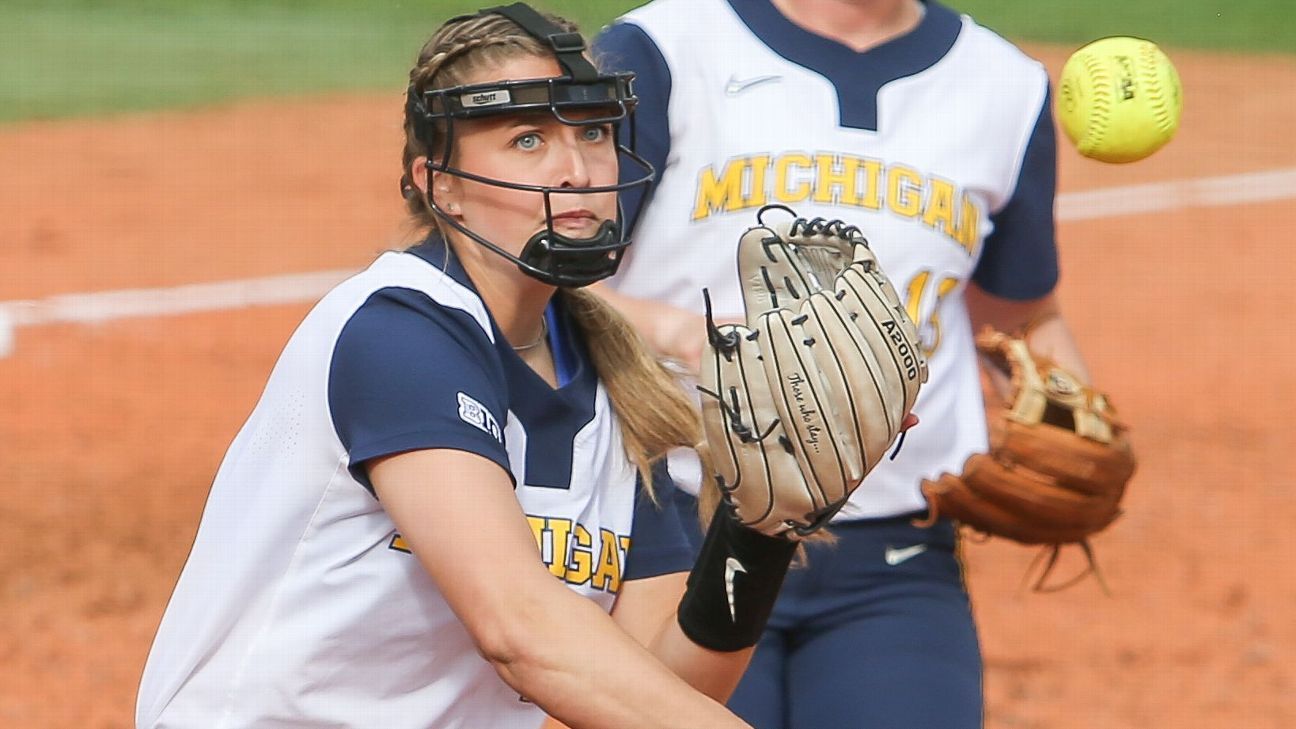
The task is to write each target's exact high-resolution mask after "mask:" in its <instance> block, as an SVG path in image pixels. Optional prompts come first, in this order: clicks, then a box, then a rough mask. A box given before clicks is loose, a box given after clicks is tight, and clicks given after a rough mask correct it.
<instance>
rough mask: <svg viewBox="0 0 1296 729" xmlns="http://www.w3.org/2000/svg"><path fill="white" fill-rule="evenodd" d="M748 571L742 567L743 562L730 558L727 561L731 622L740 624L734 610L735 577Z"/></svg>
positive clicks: (726, 571) (726, 570)
mask: <svg viewBox="0 0 1296 729" xmlns="http://www.w3.org/2000/svg"><path fill="white" fill-rule="evenodd" d="M746 571H747V569H746V568H745V567H743V566H742V562H739V561H738V560H736V559H734V558H733V557H730V558H728V559H726V560H725V595H726V596H727V597H728V598H729V620H730V621H732V622H735V623H736V622H738V613H737V612H736V611H735V610H734V594H733V590H734V583H733V581H734V575H736V574H738V573H739V572H744V573H745V572H746Z"/></svg>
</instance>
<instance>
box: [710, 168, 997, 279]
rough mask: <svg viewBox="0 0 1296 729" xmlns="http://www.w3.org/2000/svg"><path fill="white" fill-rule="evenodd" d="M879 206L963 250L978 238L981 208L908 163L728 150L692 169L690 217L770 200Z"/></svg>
mask: <svg viewBox="0 0 1296 729" xmlns="http://www.w3.org/2000/svg"><path fill="white" fill-rule="evenodd" d="M806 201H814V202H816V203H820V204H823V205H836V206H841V207H854V208H861V209H864V210H877V211H881V210H886V211H887V212H889V213H891V214H892V215H896V216H899V217H901V218H907V219H909V220H915V221H918V222H920V223H921V224H922V225H925V226H927V227H928V228H931V229H932V230H934V231H936V232H938V233H940V234H941V235H943V236H944V237H946V238H948V239H949V240H950V241H951V242H952V243H954V244H955V245H957V246H958V247H960V248H962V249H963V250H964V251H965V252H966V253H967V254H968V255H973V254H974V253H975V252H976V247H977V242H978V241H979V240H980V229H981V209H980V208H979V207H977V204H976V202H975V201H974V200H973V199H972V197H971V196H970V195H969V194H968V193H967V191H965V190H960V189H959V188H958V187H957V186H956V185H955V184H954V183H953V182H951V181H950V180H946V179H944V178H941V177H938V176H936V175H932V174H927V173H925V172H922V171H920V170H917V169H914V168H913V167H910V166H908V165H903V164H898V163H887V162H885V161H883V160H880V159H872V158H868V157H859V156H855V155H849V154H838V153H834V152H819V153H816V154H810V153H807V152H784V153H781V154H776V155H771V154H759V155H751V156H745V157H734V158H732V159H730V160H728V161H726V162H725V163H724V167H723V168H722V169H719V170H717V169H716V168H715V167H714V166H707V167H705V168H703V169H702V170H699V171H698V176H697V188H696V194H695V196H694V205H693V215H692V219H693V220H694V221H697V220H703V219H705V218H709V217H711V216H712V215H717V214H721V213H732V212H737V211H741V210H748V209H751V208H759V207H761V206H763V205H767V204H769V203H776V202H778V203H786V204H795V203H801V202H806Z"/></svg>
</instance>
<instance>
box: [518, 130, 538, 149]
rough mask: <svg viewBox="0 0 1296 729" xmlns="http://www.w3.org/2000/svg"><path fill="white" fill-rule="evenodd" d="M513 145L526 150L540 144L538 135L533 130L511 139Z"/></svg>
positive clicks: (535, 147)
mask: <svg viewBox="0 0 1296 729" xmlns="http://www.w3.org/2000/svg"><path fill="white" fill-rule="evenodd" d="M513 145H514V146H515V147H517V148H518V149H521V150H526V151H530V150H533V149H537V148H539V146H540V135H539V134H536V133H535V132H528V133H526V134H523V135H522V136H520V137H518V138H517V139H515V140H513Z"/></svg>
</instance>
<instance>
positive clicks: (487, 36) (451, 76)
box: [401, 13, 576, 230]
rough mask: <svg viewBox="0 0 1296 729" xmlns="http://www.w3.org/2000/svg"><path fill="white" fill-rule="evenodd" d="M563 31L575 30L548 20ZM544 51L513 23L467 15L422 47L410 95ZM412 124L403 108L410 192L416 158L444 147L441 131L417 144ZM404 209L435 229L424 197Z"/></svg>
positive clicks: (410, 199)
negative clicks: (489, 67) (483, 69)
mask: <svg viewBox="0 0 1296 729" xmlns="http://www.w3.org/2000/svg"><path fill="white" fill-rule="evenodd" d="M547 17H548V18H549V20H550V21H551V22H553V23H554V24H556V25H558V26H559V27H561V28H563V29H564V30H571V31H574V30H575V29H576V26H575V25H573V24H572V23H570V22H568V21H566V20H563V19H562V18H558V17H555V16H552V15H551V16H547ZM548 53H549V51H548V50H547V49H546V48H545V47H544V46H543V45H541V44H540V41H538V40H536V39H535V38H533V37H532V36H531V35H530V34H528V33H527V32H526V31H524V30H523V29H522V28H520V27H518V26H517V25H516V24H514V23H513V21H511V20H509V19H508V18H505V17H504V16H502V15H499V14H496V13H488V14H484V15H475V16H468V17H465V18H462V19H455V20H452V21H450V22H448V23H446V24H445V25H443V26H441V28H440V30H438V31H437V32H436V33H435V34H433V35H432V37H431V38H429V39H428V41H427V43H424V44H423V48H422V49H421V50H420V51H419V55H418V60H417V61H416V62H415V64H414V67H413V68H411V69H410V72H409V80H410V93H412V94H414V95H417V96H420V97H421V96H422V95H423V94H424V93H425V92H427V91H430V90H433V89H445V88H450V87H452V86H459V85H462V84H463V83H465V82H466V80H467V77H468V75H469V74H470V73H471V72H472V71H473V70H474V69H477V68H480V67H482V66H492V65H497V64H501V63H503V62H505V61H507V60H509V59H511V58H516V57H518V56H541V55H547V54H548ZM414 123H415V122H414V119H413V118H412V117H411V115H410V111H409V109H408V108H407V109H406V112H405V148H404V150H403V151H402V153H401V170H402V173H401V174H402V177H401V186H402V187H404V188H407V189H408V188H409V187H410V185H411V180H410V165H412V164H413V163H414V160H415V159H417V158H418V157H426V158H428V159H432V158H433V157H434V156H435V155H438V154H440V152H441V147H442V145H443V144H444V141H443V140H444V137H443V136H442V135H444V134H445V129H444V127H442V126H440V125H437V126H435V127H434V128H433V129H432V133H431V134H430V135H429V137H430V138H429V139H427V140H420V139H419V138H418V137H417V135H416V134H415V133H414ZM405 206H406V209H407V210H409V213H410V215H412V216H413V217H414V219H415V222H416V223H418V224H419V225H421V226H424V227H427V228H431V229H434V230H435V229H438V225H437V219H436V215H435V214H434V213H433V212H432V209H431V208H430V207H429V205H428V201H427V199H426V197H425V196H424V195H409V196H407V197H406V201H405Z"/></svg>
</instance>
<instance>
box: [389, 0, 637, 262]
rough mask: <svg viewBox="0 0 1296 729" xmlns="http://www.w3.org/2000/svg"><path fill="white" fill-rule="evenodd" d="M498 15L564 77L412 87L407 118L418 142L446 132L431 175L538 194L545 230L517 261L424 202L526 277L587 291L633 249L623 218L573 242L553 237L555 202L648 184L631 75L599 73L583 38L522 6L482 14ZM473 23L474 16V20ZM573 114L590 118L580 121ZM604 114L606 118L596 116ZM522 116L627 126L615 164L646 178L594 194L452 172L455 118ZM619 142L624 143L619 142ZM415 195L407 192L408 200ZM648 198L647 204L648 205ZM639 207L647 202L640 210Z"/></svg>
mask: <svg viewBox="0 0 1296 729" xmlns="http://www.w3.org/2000/svg"><path fill="white" fill-rule="evenodd" d="M485 13H498V14H500V15H504V16H505V17H507V18H508V19H509V20H512V21H513V22H514V23H516V24H517V25H518V26H520V27H521V28H522V29H523V30H525V31H526V32H527V33H529V34H530V35H532V36H533V37H535V38H536V39H538V40H539V41H541V42H542V43H544V44H545V45H547V46H548V47H549V48H550V49H551V50H552V51H553V52H554V56H555V58H556V59H557V60H558V63H559V65H560V66H561V67H562V69H563V72H564V75H563V76H560V77H557V78H547V79H530V80H520V81H499V82H493V83H483V84H473V85H469V86H458V87H453V88H448V89H435V90H431V91H427V92H425V93H423V94H421V95H419V94H416V93H415V92H414V89H413V87H411V88H410V91H409V95H408V98H407V112H408V114H409V116H410V118H411V120H412V121H413V130H414V134H415V136H416V137H417V138H418V139H420V140H421V141H423V142H424V144H426V145H427V146H428V147H429V148H431V146H432V138H433V136H434V132H435V131H436V130H437V128H438V127H441V129H442V131H443V135H442V136H443V139H442V143H441V145H440V148H441V156H440V161H434V160H433V159H431V158H429V160H428V161H427V168H428V169H429V170H433V171H437V172H444V173H446V174H450V175H454V176H456V177H462V178H464V179H467V180H472V181H474V182H478V183H482V184H486V185H491V186H494V187H500V188H505V189H510V190H523V191H527V192H536V193H539V194H540V195H542V197H543V199H544V210H545V230H543V231H541V232H539V233H536V234H535V235H534V236H532V237H531V239H530V240H528V241H527V243H526V245H525V246H524V247H523V249H522V252H521V255H520V256H514V255H513V254H511V253H509V252H507V251H505V250H504V249H503V248H502V247H500V246H499V245H497V244H495V243H494V242H492V241H490V240H487V239H486V238H485V237H484V236H482V235H480V234H478V233H476V232H474V231H472V230H471V229H469V228H468V227H467V226H465V225H463V224H462V223H460V222H458V221H457V220H455V219H454V218H452V217H451V216H450V215H449V214H447V213H446V212H445V211H444V210H443V209H442V208H441V206H440V205H438V204H437V202H436V200H435V197H434V195H433V194H432V193H431V191H430V190H429V194H428V196H427V201H428V204H429V206H430V207H431V209H432V212H433V213H434V214H435V215H436V216H437V217H438V218H440V219H441V220H442V221H444V222H445V223H447V224H448V225H450V226H451V227H452V228H454V229H455V230H457V231H459V232H460V233H463V234H464V235H466V236H468V237H469V238H471V239H472V240H474V241H476V242H478V243H480V244H481V245H484V246H486V247H487V248H489V249H490V250H492V251H494V252H495V253H497V254H499V255H501V256H503V257H505V258H507V259H509V260H510V261H512V262H513V263H514V264H516V265H517V266H518V268H520V269H521V270H523V271H524V272H526V273H527V274H528V275H530V276H532V277H534V278H536V279H539V280H541V281H543V282H545V283H548V284H551V285H554V286H586V285H589V284H591V283H594V282H595V281H599V280H601V279H604V278H607V277H608V276H611V275H612V274H614V273H616V270H617V268H618V267H619V266H620V263H621V257H622V255H623V254H624V252H625V249H626V247H627V246H629V245H630V239H629V236H628V231H627V230H626V225H625V219H626V218H625V211H624V209H623V207H622V205H621V202H620V200H619V199H618V201H617V214H616V220H615V221H612V220H607V221H604V222H603V223H602V224H601V225H600V226H599V230H598V233H597V234H595V235H594V237H592V238H569V237H567V236H564V235H562V234H560V233H558V232H557V231H555V230H554V227H553V204H552V196H553V195H591V194H597V193H609V192H615V193H618V194H619V193H621V192H622V191H623V190H628V189H631V188H634V187H637V186H641V185H642V186H645V187H646V186H647V185H649V184H651V182H652V180H653V178H654V176H655V171H654V170H653V167H652V165H651V164H650V163H649V162H648V161H647V160H645V159H644V158H643V157H641V156H640V155H639V154H637V153H636V152H635V151H634V147H635V128H634V116H633V111H634V106H635V103H636V101H637V100H636V98H635V96H634V92H633V89H632V87H631V81H632V79H633V78H634V74H630V73H620V74H600V73H599V72H598V71H597V70H596V69H595V68H594V67H593V65H592V64H590V62H589V61H588V60H587V59H586V58H585V56H584V55H583V52H584V50H585V41H584V39H583V38H582V37H581V36H580V34H579V33H569V32H566V31H564V30H562V29H561V28H559V27H558V26H556V25H554V24H553V23H551V22H549V21H548V20H547V19H545V18H544V17H543V16H541V15H540V14H539V13H537V12H536V11H535V10H533V9H531V8H530V7H528V6H527V5H525V4H524V3H515V4H513V5H510V6H507V7H500V8H490V9H486V10H482V11H480V12H479V13H478V15H481V14H485ZM469 17H471V16H469ZM573 112H595V113H594V114H593V115H592V116H591V115H587V114H585V113H582V114H581V118H576V117H573V116H571V114H572V113H573ZM598 112H602V113H598ZM519 113H548V114H552V115H553V116H554V118H556V119H558V121H560V122H561V123H563V124H567V125H569V126H576V127H585V126H597V125H605V124H611V125H612V127H613V134H614V135H618V134H619V132H620V127H621V124H622V123H629V125H630V126H629V139H630V146H629V147H627V146H625V145H623V144H620V143H617V145H616V149H617V155H618V160H619V161H620V162H621V163H623V164H624V163H625V162H627V161H628V162H631V163H633V164H634V165H635V166H636V167H638V168H639V171H640V172H642V174H641V175H637V176H636V178H635V179H632V180H630V181H628V182H621V183H617V184H613V185H600V186H595V187H581V188H573V187H551V186H547V185H529V184H524V183H517V182H509V181H507V180H500V179H496V178H491V177H484V176H482V175H477V174H474V173H471V172H467V171H465V170H461V169H458V168H456V167H454V166H452V160H451V154H452V151H453V148H454V127H455V120H456V119H476V118H482V117H486V116H496V115H503V114H510V115H511V114H519ZM616 138H618V139H619V136H617V137H616ZM413 192H415V191H414V190H413V189H412V188H410V187H408V186H407V187H406V194H407V195H409V194H411V193H413ZM647 197H648V196H647V195H644V196H643V197H642V198H641V200H642V199H647ZM641 204H642V203H641Z"/></svg>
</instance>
